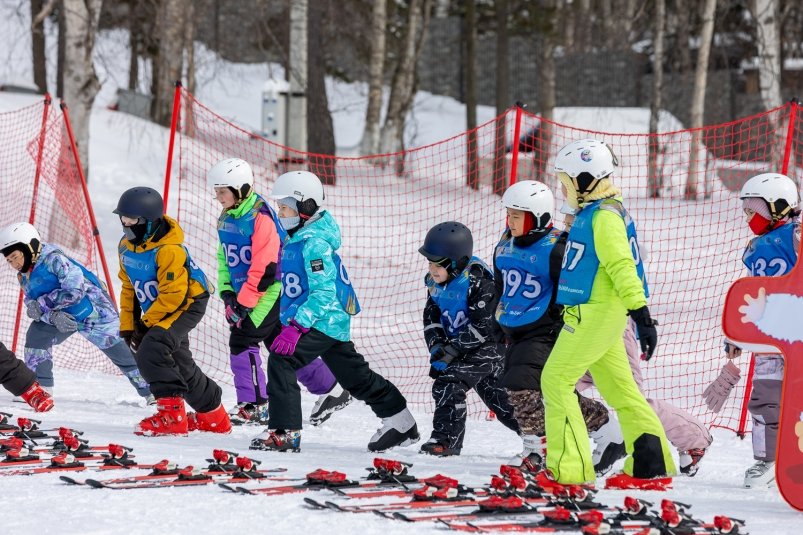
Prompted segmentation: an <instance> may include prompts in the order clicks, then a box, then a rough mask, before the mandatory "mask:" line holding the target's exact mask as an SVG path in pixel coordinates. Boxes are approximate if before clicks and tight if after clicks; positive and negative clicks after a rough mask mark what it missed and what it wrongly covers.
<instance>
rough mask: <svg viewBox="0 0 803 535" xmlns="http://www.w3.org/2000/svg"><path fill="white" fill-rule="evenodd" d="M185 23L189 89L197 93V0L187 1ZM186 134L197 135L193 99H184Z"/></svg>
mask: <svg viewBox="0 0 803 535" xmlns="http://www.w3.org/2000/svg"><path fill="white" fill-rule="evenodd" d="M185 19H186V20H185V23H184V54H185V55H186V57H187V91H189V92H190V93H192V94H193V95H194V94H195V88H196V85H197V82H196V80H195V2H192V1H190V2H187V11H186V14H185ZM184 105H185V108H184V134H185V135H187V136H190V137H193V136H195V114H194V113H193V106H192V101H191V100H190V99H184Z"/></svg>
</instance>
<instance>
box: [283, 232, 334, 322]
mask: <svg viewBox="0 0 803 535" xmlns="http://www.w3.org/2000/svg"><path fill="white" fill-rule="evenodd" d="M333 254H334V250H333V249H332V246H331V245H330V244H329V242H327V241H326V240H320V239H315V238H310V239H307V240H305V241H304V249H303V255H304V270H305V271H306V273H307V283H308V284H309V295H308V297H307V300H306V301H304V303H303V304H302V305H301V306H300V307H298V310H297V311H296V314H295V318H294V319H295V320H296V321H297V322H298V324H299V325H301V326H302V327H312V326H313V325H314V324H315V322H316V321H319V320H320V321H323V322H324V323H328V319H330V318H327V315H329V314H332V313H336V312H337V311H338V310H339V309H340V304H339V302H338V300H337V289H336V287H335V277H337V275H338V273H337V269H335V262H334V259H333V258H332V255H333ZM313 265H314V266H315V268H314V269H313V268H312V267H311V266H313Z"/></svg>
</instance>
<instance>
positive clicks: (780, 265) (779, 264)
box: [753, 258, 788, 277]
mask: <svg viewBox="0 0 803 535" xmlns="http://www.w3.org/2000/svg"><path fill="white" fill-rule="evenodd" d="M787 267H788V266H787V265H786V260H784V259H783V258H773V259H772V260H770V261H769V262H767V261H766V260H764V259H763V258H759V259H758V260H756V261H755V262H754V263H753V276H754V277H775V276H776V275H779V274H781V273H786V269H787Z"/></svg>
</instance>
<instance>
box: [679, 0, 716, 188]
mask: <svg viewBox="0 0 803 535" xmlns="http://www.w3.org/2000/svg"><path fill="white" fill-rule="evenodd" d="M716 8H717V0H705V9H704V10H703V26H702V29H701V30H700V50H699V52H698V54H697V69H696V71H695V73H694V91H693V93H692V101H691V125H690V128H692V139H691V148H690V149H689V150H690V153H689V177H688V179H687V181H686V195H685V196H686V199H689V200H696V199H697V177H698V176H699V175H700V173H701V172H702V173H703V175H705V174H707V173H706V162H705V154H706V153H707V151H706V150H705V147H704V146H702V131H701V130H699V129H700V128H701V127H702V126H703V117H704V114H705V89H706V85H707V80H708V58H709V56H710V54H711V38H712V37H713V35H714V15H715V13H716ZM700 154H702V155H703V161H700ZM703 178H704V179H705V176H703Z"/></svg>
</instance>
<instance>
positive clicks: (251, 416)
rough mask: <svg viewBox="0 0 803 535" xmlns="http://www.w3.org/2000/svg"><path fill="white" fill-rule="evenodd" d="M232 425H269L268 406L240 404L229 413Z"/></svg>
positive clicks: (265, 404)
mask: <svg viewBox="0 0 803 535" xmlns="http://www.w3.org/2000/svg"><path fill="white" fill-rule="evenodd" d="M229 420H231V425H251V424H253V425H268V404H267V403H264V404H261V405H257V404H256V403H238V404H237V405H235V406H234V407H233V408H232V409H231V410H230V411H229Z"/></svg>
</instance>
